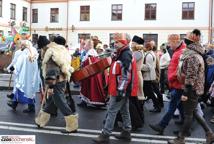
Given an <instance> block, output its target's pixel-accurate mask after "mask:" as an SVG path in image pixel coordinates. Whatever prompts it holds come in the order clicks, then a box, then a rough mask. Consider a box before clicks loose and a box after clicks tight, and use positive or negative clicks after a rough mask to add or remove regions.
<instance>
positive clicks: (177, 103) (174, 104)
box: [159, 89, 183, 128]
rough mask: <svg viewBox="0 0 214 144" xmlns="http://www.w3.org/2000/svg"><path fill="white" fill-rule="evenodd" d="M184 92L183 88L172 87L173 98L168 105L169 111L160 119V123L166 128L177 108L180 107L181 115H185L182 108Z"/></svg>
mask: <svg viewBox="0 0 214 144" xmlns="http://www.w3.org/2000/svg"><path fill="white" fill-rule="evenodd" d="M182 94H183V90H178V89H172V90H171V99H170V102H169V106H168V111H167V113H166V114H165V115H164V117H163V118H162V120H161V121H160V123H159V125H160V126H161V127H163V128H165V127H166V126H167V125H168V124H169V122H170V120H171V119H172V117H173V115H174V112H175V110H176V108H178V109H179V111H180V113H181V116H182V117H183V114H182V113H183V109H182V104H181V96H182Z"/></svg>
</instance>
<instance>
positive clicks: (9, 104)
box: [7, 101, 18, 110]
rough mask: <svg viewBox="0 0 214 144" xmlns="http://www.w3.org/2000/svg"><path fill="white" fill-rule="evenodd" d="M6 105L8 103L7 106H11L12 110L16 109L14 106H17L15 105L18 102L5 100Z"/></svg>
mask: <svg viewBox="0 0 214 144" xmlns="http://www.w3.org/2000/svg"><path fill="white" fill-rule="evenodd" d="M7 105H8V106H9V107H11V108H12V109H13V110H16V107H17V105H18V102H16V101H8V102H7Z"/></svg>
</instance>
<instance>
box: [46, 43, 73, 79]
mask: <svg viewBox="0 0 214 144" xmlns="http://www.w3.org/2000/svg"><path fill="white" fill-rule="evenodd" d="M47 47H48V49H47V51H46V52H45V56H44V59H43V62H42V74H43V77H45V76H46V71H47V70H46V68H47V62H48V61H49V60H50V59H51V58H52V60H53V61H54V62H55V63H56V64H57V65H58V66H59V67H60V70H61V71H62V73H63V74H65V76H66V79H67V80H68V81H69V80H70V77H71V74H72V73H73V72H74V68H73V67H71V56H70V55H69V53H68V50H67V49H66V48H65V47H64V46H62V45H58V44H56V43H54V42H51V43H50V44H49V45H47Z"/></svg>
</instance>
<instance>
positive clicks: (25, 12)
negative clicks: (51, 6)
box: [22, 7, 27, 21]
mask: <svg viewBox="0 0 214 144" xmlns="http://www.w3.org/2000/svg"><path fill="white" fill-rule="evenodd" d="M22 20H23V21H27V8H26V7H23V13H22Z"/></svg>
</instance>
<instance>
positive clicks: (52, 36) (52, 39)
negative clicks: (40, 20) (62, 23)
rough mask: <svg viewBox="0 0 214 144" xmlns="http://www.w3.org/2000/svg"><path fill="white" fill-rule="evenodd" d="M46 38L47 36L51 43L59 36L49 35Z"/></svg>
mask: <svg viewBox="0 0 214 144" xmlns="http://www.w3.org/2000/svg"><path fill="white" fill-rule="evenodd" d="M48 36H49V40H50V41H51V42H53V41H54V38H55V37H57V36H60V35H59V34H49V35H48Z"/></svg>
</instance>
